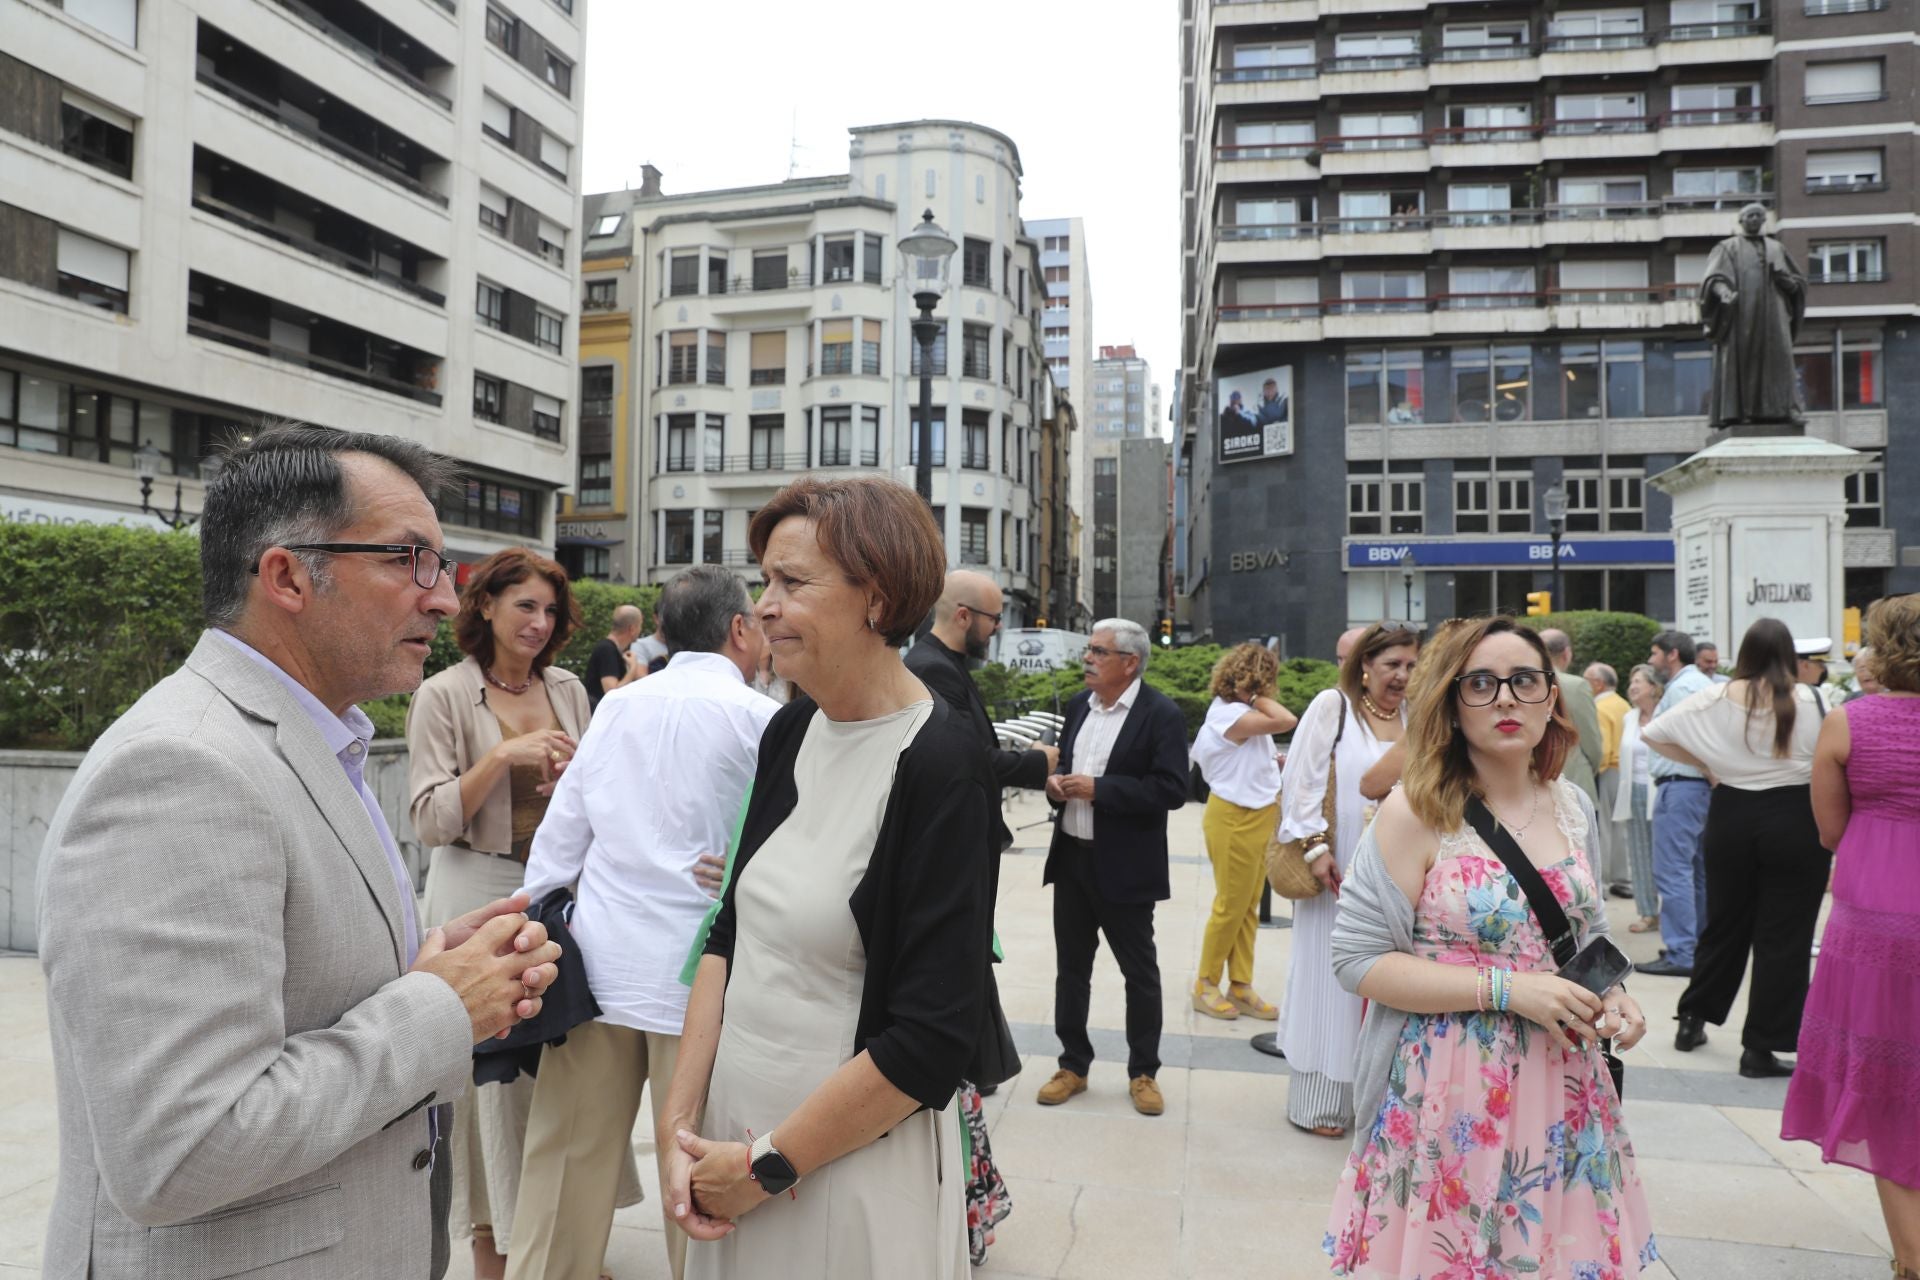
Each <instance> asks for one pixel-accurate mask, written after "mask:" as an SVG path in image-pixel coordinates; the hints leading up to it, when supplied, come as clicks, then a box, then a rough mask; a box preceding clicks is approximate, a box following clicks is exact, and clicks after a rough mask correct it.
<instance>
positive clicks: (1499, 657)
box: [1322, 618, 1659, 1280]
mask: <svg viewBox="0 0 1920 1280" xmlns="http://www.w3.org/2000/svg"><path fill="white" fill-rule="evenodd" d="M1408 701H1409V704H1410V705H1411V708H1412V710H1411V714H1410V715H1409V716H1408V721H1407V733H1406V741H1407V744H1408V748H1407V760H1408V762H1409V763H1408V766H1407V771H1406V781H1405V783H1404V784H1403V785H1402V786H1401V787H1400V788H1399V789H1398V790H1396V791H1395V792H1394V793H1393V794H1392V795H1391V796H1389V797H1388V798H1387V801H1386V803H1385V804H1384V805H1383V806H1382V807H1381V810H1380V815H1379V817H1378V818H1377V819H1376V820H1375V821H1374V823H1373V825H1372V826H1371V827H1370V828H1369V829H1368V831H1367V834H1366V835H1365V836H1364V837H1363V838H1362V841H1361V846H1360V849H1359V850H1358V852H1357V853H1356V854H1355V856H1354V862H1353V870H1352V872H1351V873H1350V875H1349V876H1348V878H1347V879H1346V881H1345V882H1344V883H1343V884H1342V886H1341V897H1340V918H1339V921H1338V923H1337V924H1336V925H1335V926H1334V937H1333V951H1334V968H1335V972H1336V975H1337V976H1338V978H1339V980H1340V982H1341V984H1342V985H1343V986H1345V987H1347V988H1348V989H1349V990H1352V991H1357V992H1358V993H1359V994H1360V995H1362V996H1364V997H1366V998H1367V999H1368V1000H1369V1001H1370V1002H1371V1004H1370V1007H1369V1009H1368V1012H1367V1020H1366V1025H1365V1027H1364V1028H1363V1029H1362V1032H1361V1041H1360V1048H1359V1052H1358V1054H1357V1055H1356V1066H1357V1078H1356V1082H1355V1085H1354V1101H1355V1110H1356V1114H1358V1115H1359V1116H1360V1123H1361V1128H1360V1130H1359V1135H1358V1140H1357V1141H1356V1142H1355V1145H1354V1152H1353V1154H1352V1155H1351V1156H1350V1157H1349V1158H1348V1161H1347V1168H1346V1170H1345V1172H1344V1173H1343V1174H1342V1175H1341V1178H1340V1182H1339V1186H1338V1189H1337V1190H1336V1192H1335V1196H1334V1204H1333V1213H1332V1218H1331V1221H1330V1222H1329V1224H1328V1227H1327V1234H1326V1237H1325V1239H1324V1240H1323V1241H1322V1246H1323V1248H1325V1250H1326V1252H1327V1253H1328V1255H1329V1256H1330V1257H1331V1259H1332V1263H1333V1273H1334V1274H1335V1275H1338V1276H1370V1277H1379V1278H1381V1280H1385V1278H1387V1277H1394V1278H1401V1277H1412V1276H1419V1277H1422V1278H1423V1280H1517V1278H1518V1277H1523V1276H1524V1277H1528V1278H1529V1280H1535V1278H1538V1280H1631V1277H1634V1276H1638V1275H1639V1274H1640V1273H1641V1270H1642V1268H1643V1267H1645V1266H1647V1265H1648V1264H1649V1263H1651V1262H1652V1261H1653V1259H1654V1258H1656V1257H1658V1256H1659V1254H1658V1250H1657V1249H1656V1248H1655V1246H1654V1242H1653V1234H1652V1227H1651V1224H1650V1222H1649V1220H1648V1215H1647V1206H1646V1199H1645V1196H1644V1194H1643V1192H1642V1190H1641V1185H1640V1178H1639V1174H1638V1173H1637V1172H1636V1170H1635V1167H1634V1158H1633V1147H1632V1144H1631V1143H1629V1142H1628V1140H1627V1133H1626V1128H1625V1126H1624V1123H1623V1121H1622V1118H1621V1113H1620V1099H1619V1097H1618V1096H1617V1095H1616V1094H1615V1092H1614V1088H1613V1084H1612V1081H1611V1080H1610V1079H1609V1077H1608V1074H1607V1068H1606V1065H1605V1063H1604V1061H1603V1060H1602V1058H1601V1055H1600V1051H1599V1048H1598V1044H1597V1042H1598V1040H1599V1039H1600V1038H1601V1037H1602V1036H1614V1037H1617V1043H1618V1044H1619V1045H1620V1046H1621V1047H1623V1048H1625V1047H1630V1046H1632V1045H1633V1044H1634V1043H1636V1042H1637V1041H1638V1040H1639V1039H1640V1038H1641V1036H1643V1035H1644V1034H1645V1033H1646V1019H1645V1017H1644V1016H1643V1015H1642V1013H1641V1012H1640V1006H1639V1005H1638V1004H1637V1003H1636V1002H1635V1001H1634V999H1633V998H1632V997H1631V996H1629V995H1628V994H1627V993H1626V991H1625V990H1624V989H1623V988H1621V987H1619V986H1615V987H1613V988H1611V989H1609V990H1607V991H1606V992H1605V993H1604V994H1603V995H1595V994H1593V993H1592V992H1590V991H1588V990H1586V989H1585V988H1584V987H1581V986H1578V985H1576V984H1574V983H1572V982H1569V981H1567V980H1566V979H1564V978H1561V977H1559V976H1558V974H1557V973H1556V972H1555V970H1556V967H1557V966H1556V965H1555V963H1554V958H1553V952H1552V948H1551V947H1550V946H1549V945H1548V942H1547V939H1546V936H1545V934H1544V932H1543V931H1542V929H1541V928H1540V926H1539V923H1538V922H1537V921H1536V920H1535V918H1534V915H1533V912H1532V909H1531V908H1530V907H1529V905H1528V902H1527V899H1526V897H1525V896H1524V894H1523V892H1522V890H1521V889H1520V886H1519V884H1518V882H1517V881H1516V880H1515V879H1514V877H1513V875H1512V874H1511V873H1510V872H1509V871H1508V870H1507V868H1506V865H1505V864H1504V863H1503V862H1501V860H1500V858H1499V856H1498V855H1497V854H1495V853H1494V851H1493V850H1492V849H1490V848H1489V847H1488V846H1487V845H1486V843H1485V842H1483V841H1482V839H1481V838H1480V836H1479V835H1478V834H1477V833H1476V832H1475V830H1474V828H1473V826H1472V825H1471V824H1470V823H1468V822H1467V821H1466V820H1465V813H1466V809H1467V807H1468V803H1469V801H1470V800H1475V799H1477V800H1478V801H1480V802H1481V803H1483V804H1484V805H1485V806H1486V807H1487V808H1488V809H1489V810H1490V811H1491V812H1492V814H1493V815H1494V818H1495V819H1496V820H1497V821H1498V822H1499V823H1500V825H1501V826H1503V827H1505V828H1506V830H1507V832H1508V834H1510V835H1511V836H1512V837H1513V840H1514V843H1515V844H1516V845H1517V846H1518V848H1519V851H1520V852H1521V854H1522V855H1524V856H1525V857H1526V858H1527V859H1528V861H1530V862H1531V863H1532V864H1533V865H1534V867H1535V868H1537V869H1538V871H1539V872H1540V875H1541V878H1542V879H1543V880H1544V881H1545V882H1546V884H1547V886H1548V887H1549V888H1550V889H1551V890H1552V892H1553V894H1554V897H1555V899H1556V900H1557V901H1558V902H1559V904H1560V905H1561V907H1562V909H1563V910H1564V911H1565V912H1566V915H1567V918H1568V920H1569V921H1570V922H1571V924H1572V926H1573V929H1574V933H1575V941H1576V943H1577V944H1579V945H1584V944H1585V943H1586V942H1588V941H1589V940H1591V939H1593V938H1596V937H1600V936H1603V935H1604V934H1605V932H1606V912H1605V902H1604V899H1603V898H1602V897H1601V894H1600V891H1599V889H1598V887H1597V886H1596V885H1595V883H1594V879H1593V869H1592V857H1593V851H1594V848H1595V842H1594V838H1595V829H1594V824H1595V822H1596V818H1595V816H1594V811H1593V806H1592V803H1591V802H1590V801H1588V800H1586V799H1585V798H1584V796H1583V795H1582V794H1581V793H1580V792H1579V791H1578V790H1577V789H1576V788H1575V787H1574V786H1573V785H1572V784H1571V783H1568V782H1566V781H1564V780H1563V779H1561V778H1560V776H1559V775H1560V766H1561V763H1562V761H1564V760H1565V759H1566V755H1567V752H1568V751H1569V750H1570V749H1571V748H1572V747H1573V746H1574V744H1575V742H1576V741H1577V738H1576V736H1575V730H1574V729H1573V727H1572V724H1571V723H1570V722H1569V721H1568V720H1567V718H1566V714H1565V712H1564V711H1563V710H1562V709H1561V707H1560V702H1559V691H1558V688H1557V687H1556V684H1555V680H1554V676H1553V664H1552V663H1551V662H1550V661H1549V660H1548V657H1547V652H1546V649H1545V647H1544V646H1543V645H1542V644H1541V642H1540V638H1539V637H1538V636H1537V635H1535V634H1534V633H1533V632H1532V631H1529V630H1527V629H1525V628H1524V627H1521V626H1520V625H1518V624H1517V623H1515V622H1514V621H1513V620H1512V619H1510V618H1480V619H1474V620H1471V621H1465V622H1455V623H1450V624H1448V625H1447V626H1446V627H1444V628H1442V629H1441V631H1440V632H1439V634H1438V635H1437V636H1436V637H1435V638H1434V639H1433V640H1432V641H1431V642H1429V644H1428V645H1427V646H1426V648H1425V650H1424V651H1423V652H1422V654H1421V658H1420V665H1419V666H1418V667H1416V668H1415V669H1414V675H1413V681H1412V685H1411V688H1410V690H1409V694H1408Z"/></svg>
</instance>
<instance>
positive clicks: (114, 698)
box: [0, 524, 200, 750]
mask: <svg viewBox="0 0 1920 1280" xmlns="http://www.w3.org/2000/svg"><path fill="white" fill-rule="evenodd" d="M0 583H4V584H5V587H4V589H3V590H0V747H42V748H47V749H51V750H80V749H84V748H85V747H88V746H90V745H92V743H93V741H94V740H95V739H96V738H98V737H99V736H100V735H101V734H102V733H104V732H106V729H107V726H108V725H110V724H112V723H113V722H114V720H115V719H116V718H117V717H118V716H119V715H120V714H121V713H122V712H124V711H125V710H126V709H127V708H128V707H130V706H132V705H133V703H134V701H135V700H136V699H137V698H139V696H140V695H141V694H142V693H144V692H146V690H147V689H148V688H149V687H150V686H151V685H153V684H154V682H155V681H157V680H159V679H160V678H161V677H162V676H164V675H166V674H167V673H168V672H170V671H172V670H173V669H174V668H175V667H177V666H179V665H180V664H181V662H183V661H185V659H186V656H187V654H188V653H190V652H191V651H192V649H193V646H194V642H195V641H196V640H197V639H198V638H199V635H200V541H199V539H198V538H195V537H194V536H193V535H192V534H190V533H157V532H153V531H150V530H144V529H123V528H120V527H119V526H117V525H95V524H79V525H29V524H0Z"/></svg>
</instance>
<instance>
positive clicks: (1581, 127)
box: [1546, 116, 1660, 138]
mask: <svg viewBox="0 0 1920 1280" xmlns="http://www.w3.org/2000/svg"><path fill="white" fill-rule="evenodd" d="M1659 127H1660V117H1659V116H1591V117H1588V118H1586V119H1578V120H1554V121H1550V122H1549V123H1548V124H1547V126H1546V130H1547V132H1548V133H1549V134H1552V135H1554V136H1555V137H1562V138H1567V137H1592V136H1594V135H1596V134H1603V133H1651V132H1652V131H1653V130H1655V129H1658V128H1659Z"/></svg>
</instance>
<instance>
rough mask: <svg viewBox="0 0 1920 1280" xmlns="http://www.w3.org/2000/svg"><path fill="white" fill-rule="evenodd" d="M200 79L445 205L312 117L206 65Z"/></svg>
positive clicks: (437, 196) (421, 184) (421, 185)
mask: <svg viewBox="0 0 1920 1280" xmlns="http://www.w3.org/2000/svg"><path fill="white" fill-rule="evenodd" d="M198 79H199V81H200V83H201V84H204V85H206V86H207V87H208V88H210V89H215V90H218V91H219V92H220V93H223V94H225V95H226V96H227V97H229V98H232V99H233V100H234V101H235V102H238V103H240V104H241V105H242V106H244V107H246V108H248V109H249V110H252V111H257V112H259V113H260V114H261V115H263V116H266V117H267V118H268V119H270V120H272V121H274V122H275V123H277V124H279V125H280V126H281V127H282V128H284V129H291V130H292V131H293V132H295V133H297V134H299V135H300V136H301V137H303V138H306V139H307V140H309V141H311V142H315V143H318V144H319V145H320V146H323V147H325V148H326V149H327V150H329V151H331V152H333V153H334V154H336V155H339V156H342V157H344V158H346V159H348V160H351V161H353V162H354V163H355V164H357V165H359V166H360V167H361V168H363V169H366V170H368V171H370V172H372V173H375V174H378V175H379V176H380V177H382V178H385V179H386V180H387V181H389V182H392V183H396V184H398V185H399V186H402V187H405V188H406V189H407V190H408V191H411V192H413V193H414V194H415V195H417V196H423V197H425V198H426V199H428V200H431V201H433V202H434V203H435V204H437V205H440V206H442V207H445V205H446V203H447V197H446V196H445V195H444V194H442V193H441V192H438V191H435V190H434V189H433V188H432V187H430V186H428V185H427V184H426V183H424V182H421V181H420V180H419V179H417V178H414V177H411V176H409V175H408V174H406V173H403V172H401V171H400V170H399V169H398V168H396V167H395V166H394V165H393V164H391V163H389V162H388V161H387V160H385V159H384V158H382V157H380V156H377V155H374V154H372V153H371V152H366V151H362V150H361V149H360V148H358V147H356V146H354V145H353V144H352V143H349V142H342V141H341V140H340V139H339V138H336V137H334V136H333V135H332V134H330V133H328V132H326V131H325V130H323V129H321V128H320V127H319V126H318V125H316V124H314V123H313V122H312V121H311V119H310V118H309V117H305V116H301V115H284V114H282V112H281V110H280V106H279V104H278V103H274V102H268V101H267V100H266V99H265V98H262V97H260V96H258V95H256V94H253V93H250V92H248V91H247V90H245V89H242V88H241V87H240V86H239V85H237V84H234V83H233V82H232V81H230V80H224V79H222V78H221V77H219V76H217V75H215V74H214V73H213V72H211V71H208V70H205V69H204V68H203V69H202V70H201V71H200V72H199V73H198Z"/></svg>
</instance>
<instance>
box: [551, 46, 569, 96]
mask: <svg viewBox="0 0 1920 1280" xmlns="http://www.w3.org/2000/svg"><path fill="white" fill-rule="evenodd" d="M547 83H548V84H550V85H552V86H553V87H554V88H555V89H558V90H559V91H560V96H561V97H563V98H571V97H572V96H573V64H572V63H571V62H568V61H567V60H566V59H565V58H563V57H561V56H560V55H559V54H557V53H555V52H554V51H553V50H551V49H549V50H547Z"/></svg>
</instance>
